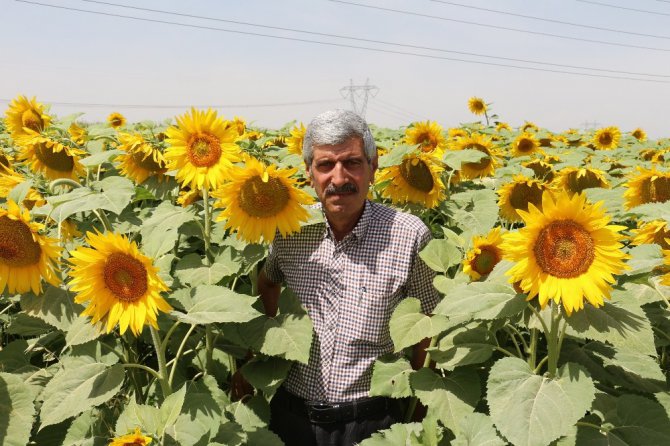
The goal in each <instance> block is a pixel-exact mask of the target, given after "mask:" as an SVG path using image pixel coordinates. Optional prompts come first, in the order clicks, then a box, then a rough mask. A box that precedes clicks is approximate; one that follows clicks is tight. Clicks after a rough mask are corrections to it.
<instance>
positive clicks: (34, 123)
mask: <svg viewBox="0 0 670 446" xmlns="http://www.w3.org/2000/svg"><path fill="white" fill-rule="evenodd" d="M21 123H22V124H23V126H24V127H28V128H29V129H30V130H34V131H36V132H39V131H40V130H42V128H43V127H44V121H42V117H41V116H40V115H39V113H37V112H35V110H33V109H32V108H29V109H28V110H26V111H24V112H23V114H22V115H21Z"/></svg>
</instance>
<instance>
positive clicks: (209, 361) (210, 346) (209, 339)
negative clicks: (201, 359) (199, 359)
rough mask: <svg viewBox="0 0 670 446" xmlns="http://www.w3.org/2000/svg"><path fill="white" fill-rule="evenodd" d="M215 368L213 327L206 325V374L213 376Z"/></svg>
mask: <svg viewBox="0 0 670 446" xmlns="http://www.w3.org/2000/svg"><path fill="white" fill-rule="evenodd" d="M213 366H214V332H213V331H212V325H211V324H207V325H205V374H206V375H211V374H212V369H213Z"/></svg>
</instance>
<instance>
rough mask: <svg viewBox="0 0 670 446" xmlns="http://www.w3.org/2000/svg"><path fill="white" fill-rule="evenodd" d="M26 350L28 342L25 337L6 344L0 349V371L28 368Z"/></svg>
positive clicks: (28, 357) (14, 371)
mask: <svg viewBox="0 0 670 446" xmlns="http://www.w3.org/2000/svg"><path fill="white" fill-rule="evenodd" d="M27 350H28V342H26V340H25V339H16V340H14V341H11V342H9V343H8V344H6V345H5V346H4V347H3V348H2V350H0V372H12V373H16V372H18V371H21V370H29V369H30V367H31V365H30V361H29V360H30V356H29V355H28V354H27V353H26V351H27Z"/></svg>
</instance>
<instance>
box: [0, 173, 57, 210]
mask: <svg viewBox="0 0 670 446" xmlns="http://www.w3.org/2000/svg"><path fill="white" fill-rule="evenodd" d="M24 181H26V178H25V177H24V176H23V175H21V174H20V173H18V172H16V171H14V170H12V169H10V168H6V167H5V168H2V169H0V198H7V197H8V196H9V193H10V192H11V191H12V189H14V188H15V187H16V186H18V185H19V184H21V183H23V182H24ZM22 204H23V206H25V207H26V208H28V209H32V208H33V207H34V206H42V205H43V204H46V200H45V199H44V197H43V196H42V194H40V193H39V192H37V191H36V190H35V189H33V188H32V187H31V188H30V189H28V192H27V193H26V196H25V198H24V199H23V203H22Z"/></svg>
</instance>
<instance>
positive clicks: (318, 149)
mask: <svg viewBox="0 0 670 446" xmlns="http://www.w3.org/2000/svg"><path fill="white" fill-rule="evenodd" d="M312 153H313V155H314V159H318V158H340V157H344V158H352V157H359V156H360V157H364V156H365V151H364V150H363V142H362V141H361V140H360V138H352V139H349V140H347V141H345V142H343V143H341V144H333V145H330V144H324V145H314V146H312Z"/></svg>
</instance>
